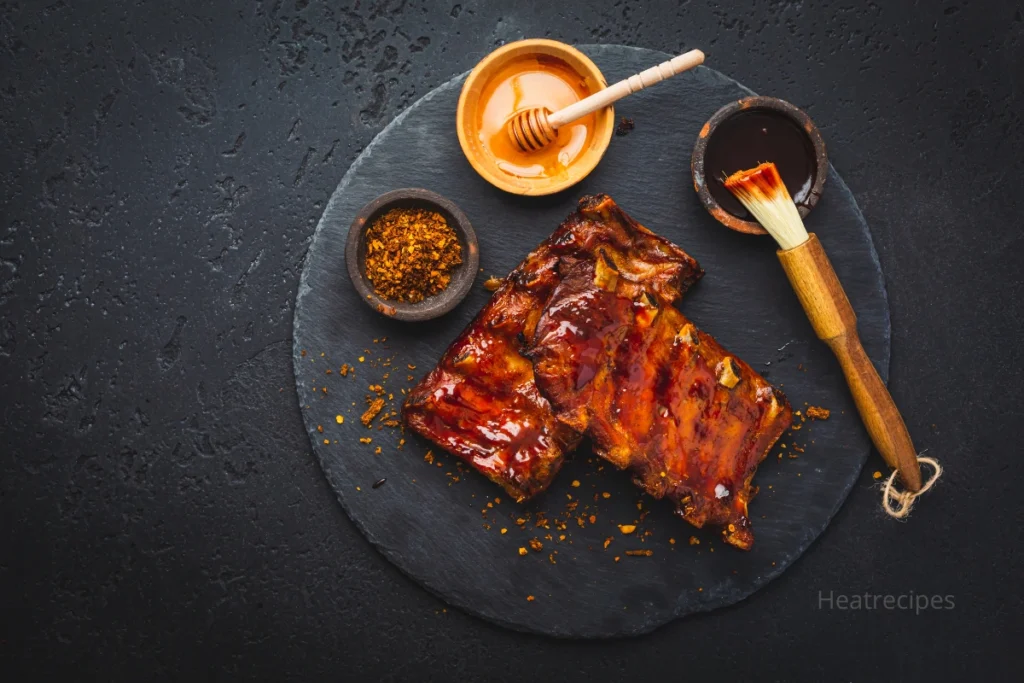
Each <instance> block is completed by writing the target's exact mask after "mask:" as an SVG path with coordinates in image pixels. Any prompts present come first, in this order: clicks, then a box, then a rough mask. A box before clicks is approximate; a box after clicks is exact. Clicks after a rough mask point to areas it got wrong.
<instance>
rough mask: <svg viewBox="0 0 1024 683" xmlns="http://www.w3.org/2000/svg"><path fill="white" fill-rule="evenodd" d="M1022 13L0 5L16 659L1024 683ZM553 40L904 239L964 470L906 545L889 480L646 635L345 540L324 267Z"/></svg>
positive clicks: (922, 365)
mask: <svg viewBox="0 0 1024 683" xmlns="http://www.w3.org/2000/svg"><path fill="white" fill-rule="evenodd" d="M1022 13H1024V9H1022V8H1021V7H1020V5H1019V3H1014V2H975V3H969V4H968V3H964V2H957V1H956V0H953V1H952V2H950V1H946V2H934V3H917V4H916V5H915V4H910V3H903V2H900V3H846V4H844V3H839V2H834V1H827V0H826V1H824V2H822V3H819V4H816V5H814V6H811V3H807V2H804V3H800V2H771V3H755V2H753V0H747V2H742V3H734V4H729V5H727V6H725V5H719V4H704V3H695V2H690V3H683V4H680V3H676V2H672V3H669V2H664V3H660V2H652V3H649V4H647V5H646V6H645V7H643V8H641V7H637V6H635V5H633V4H628V5H627V4H624V3H621V2H620V3H618V4H615V3H607V2H587V3H584V2H578V3H572V2H566V3H557V4H555V3H552V4H547V3H543V4H542V3H536V4H529V5H522V6H515V7H513V6H510V5H508V4H506V5H501V6H499V5H497V4H491V3H488V5H487V6H483V5H482V4H475V3H473V4H471V3H468V2H462V3H459V4H458V6H457V7H456V6H455V5H454V4H453V5H447V6H446V5H440V4H437V3H430V5H429V6H427V5H421V4H418V3H411V2H406V3H402V2H400V1H396V2H389V3H385V2H376V3H361V4H360V5H359V6H358V7H354V6H348V7H344V6H341V5H338V6H332V7H331V8H327V7H325V6H324V5H323V4H320V3H314V2H306V1H305V0H298V1H296V2H293V1H288V2H284V1H282V2H279V3H275V2H268V1H265V2H262V3H252V4H244V5H240V9H235V8H229V7H228V6H227V5H226V4H223V3H209V2H198V1H196V0H191V1H181V2H175V1H174V0H171V1H170V2H165V3H147V4H145V5H126V4H124V3H113V2H109V3H100V2H89V1H84V2H74V3H72V2H68V1H67V0H64V1H59V0H55V1H53V2H40V3H36V2H27V1H25V0H21V1H20V2H11V1H9V0H6V1H2V0H0V120H2V122H3V126H2V128H0V143H2V148H3V150H4V155H3V160H2V161H0V392H2V394H0V415H2V430H3V431H2V434H0V444H2V458H0V467H2V470H0V519H2V520H3V524H2V526H0V534H2V536H0V547H2V548H3V552H2V553H0V600H2V603H0V604H2V608H3V622H2V623H3V626H2V629H3V630H2V632H0V657H2V658H3V663H4V665H5V667H4V670H5V671H8V670H10V671H18V670H19V669H20V670H21V671H22V672H24V674H23V675H22V676H21V677H20V678H21V679H22V680H54V679H55V678H56V677H57V676H61V677H64V678H71V679H96V678H101V679H105V680H140V679H160V678H163V679H167V678H175V679H181V680H195V679H213V680H240V679H251V678H267V679H271V678H273V679H282V678H291V679H311V678H325V677H330V678H342V679H350V680H414V679H425V678H429V679H435V680H478V679H494V680H501V679H506V680H524V679H525V680H530V679H535V678H538V677H539V676H541V675H550V676H555V677H558V678H560V679H563V680H574V679H578V680H603V679H617V680H627V679H634V678H636V679H652V678H655V677H658V676H659V675H660V676H670V675H671V676H678V675H686V676H690V677H694V678H697V679H701V678H709V677H715V678H739V677H746V678H754V677H757V678H758V679H766V678H767V679H777V680H797V679H800V680H814V681H819V680H893V679H903V680H922V679H928V680H948V679H949V678H950V677H951V676H952V675H954V674H955V675H958V676H964V677H971V678H974V677H978V678H980V677H984V676H986V675H987V676H988V677H989V678H994V679H997V680H998V679H1001V678H1004V677H1005V675H1004V672H1008V671H1011V670H1012V669H1010V666H1011V665H1013V663H1014V662H1015V647H1016V644H1017V643H1018V641H1019V635H1020V632H1021V631H1020V624H1019V614H1020V613H1021V610H1022V608H1024V605H1022V600H1021V589H1020V586H1019V580H1018V578H1019V575H1020V569H1021V562H1020V551H1019V549H1018V548H1017V540H1018V537H1019V532H1018V531H1017V524H1016V523H1017V521H1018V520H1019V519H1020V518H1021V512H1022V510H1021V504H1020V502H1019V501H1020V496H1019V494H1018V491H1017V489H1018V488H1019V481H1020V480H1021V477H1022V476H1024V471H1022V460H1021V458H1020V457H1019V452H1020V436H1021V429H1020V419H1021V415H1022V414H1024V400H1022V398H1021V396H1020V394H1019V392H1017V391H1015V387H1016V385H1017V383H1018V382H1019V381H1020V378H1021V370H1020V368H1021V357H1020V354H1021V344H1020V343H1019V340H1020V338H1021V336H1022V333H1024V320H1022V315H1021V310H1022V309H1021V305H1020V300H1021V296H1022V294H1024V291H1022V290H1024V277H1022V274H1021V270H1020V265H1019V264H1020V262H1021V259H1022V258H1024V241H1022V240H1021V237H1020V232H1019V229H1020V215H1021V209H1022V206H1021V196H1022V194H1024V184H1022V183H1021V180H1020V174H1021V172H1022V171H1024V152H1022V150H1024V130H1022V125H1021V124H1022V115H1021V113H1020V112H1021V108H1022V105H1024V96H1022V91H1021V74H1022V73H1024V15H1022ZM545 34H548V35H550V36H551V37H554V38H559V39H563V40H567V41H571V42H579V43H592V42H602V43H626V44H635V45H642V46H645V47H650V48H655V49H660V50H664V51H667V52H678V51H681V50H682V49H683V48H688V47H694V46H700V47H702V48H705V49H706V51H707V52H708V56H709V65H713V66H714V67H715V68H717V69H718V70H720V71H722V72H724V73H727V74H729V75H730V76H732V77H734V78H736V79H737V80H739V81H740V82H743V83H745V84H746V85H748V86H750V87H751V88H753V89H754V90H756V91H758V92H761V93H764V94H771V95H775V96H778V97H782V98H784V99H786V100H789V101H791V102H793V103H794V104H797V105H798V106H800V107H802V108H804V109H806V110H807V111H808V113H810V115H811V116H812V117H813V118H814V120H815V121H816V122H817V123H818V125H819V126H820V127H821V128H822V132H823V134H824V136H825V138H826V140H827V141H828V144H829V155H830V157H831V159H832V162H833V164H834V165H835V167H836V168H837V169H838V171H839V172H840V173H841V174H842V176H843V178H844V179H845V180H846V182H847V183H848V184H849V186H850V189H851V190H852V192H853V194H854V196H855V197H856V198H857V201H858V203H859V205H860V207H861V208H862V209H863V211H864V214H865V216H866V218H867V222H868V224H869V225H870V226H871V229H872V233H873V235H874V239H875V244H876V246H877V248H878V251H879V258H880V261H881V264H882V269H883V272H884V273H885V276H886V284H887V288H888V294H889V301H890V309H891V314H892V329H893V338H892V359H891V387H892V391H893V394H894V396H895V399H896V401H897V403H898V404H899V405H900V406H901V407H902V408H903V411H904V414H905V417H906V420H907V423H908V426H909V428H910V431H911V433H912V434H913V435H914V438H915V440H916V443H917V445H918V446H919V447H921V448H927V449H929V452H930V453H931V454H933V455H936V456H938V457H939V458H940V459H942V461H943V462H944V463H945V465H946V466H947V472H946V475H945V477H944V479H943V482H942V483H941V484H940V485H939V487H938V488H937V489H936V490H934V491H933V492H932V493H931V494H929V496H928V497H927V498H926V499H925V500H923V501H922V502H921V503H920V506H919V508H918V509H917V510H916V511H915V512H914V515H913V516H912V518H911V519H910V521H909V522H908V523H906V524H899V523H895V522H892V521H890V520H888V519H887V518H885V517H884V516H883V515H882V513H881V511H880V510H879V508H878V500H879V493H878V490H877V489H876V488H875V486H874V483H873V481H872V480H871V476H870V474H871V472H872V471H873V470H875V469H883V464H882V462H881V460H880V458H878V456H876V455H872V456H871V458H870V460H869V462H868V465H867V467H866V468H865V470H864V472H863V473H862V475H861V477H860V479H859V481H858V485H857V486H855V487H854V490H853V492H852V493H851V495H850V498H849V499H848V501H847V503H846V504H845V505H844V507H843V508H842V509H841V510H840V511H839V513H838V514H837V516H836V518H835V519H834V520H833V522H832V524H831V525H830V526H829V528H828V529H827V530H826V532H825V533H824V534H823V535H822V536H821V537H820V538H819V539H818V541H817V542H816V543H815V544H814V546H813V547H812V548H811V550H810V551H809V552H808V553H806V554H805V555H804V557H802V558H801V560H800V561H798V562H796V563H795V564H794V565H793V566H792V567H791V568H790V569H789V570H788V571H787V572H786V573H785V574H784V575H783V576H782V577H780V578H779V579H778V580H776V581H774V582H772V583H771V584H769V585H768V586H767V587H766V588H765V589H764V590H761V591H759V592H758V593H757V594H756V595H754V596H752V597H751V598H750V599H748V600H746V601H744V602H743V603H741V604H739V605H736V606H734V607H730V608H727V609H724V610H720V611H716V612H714V613H711V614H708V615H700V616H696V617H693V618H689V619H684V620H680V621H676V622H674V623H672V624H669V625H667V626H665V627H663V628H661V629H658V630H657V631H655V632H654V633H652V634H650V635H648V636H645V637H643V638H640V639H629V640H623V641H616V642H610V643H609V642H600V643H572V642H563V641H556V640H552V639H548V638H542V637H536V636H528V635H522V634H517V633H514V632H511V631H509V630H507V629H504V628H501V627H496V626H492V625H490V624H488V623H487V622H485V621H482V620H480V619H477V618H475V617H472V616H468V615H466V614H464V613H462V612H461V611H459V610H452V609H449V610H447V612H443V611H442V610H443V609H444V605H443V603H442V602H441V601H439V600H438V599H436V598H435V597H433V596H431V595H430V594H429V593H427V592H426V591H424V590H423V589H421V588H420V587H418V586H417V585H416V584H415V583H413V582H411V581H409V580H408V579H407V578H405V577H404V576H403V575H401V573H400V572H398V571H397V570H396V569H394V568H393V567H392V566H391V565H390V563H388V562H387V560H385V559H384V558H383V557H382V556H380V555H379V554H378V553H376V552H375V551H373V550H372V548H371V546H370V545H369V544H368V543H367V542H366V541H365V540H364V539H363V538H362V536H361V535H360V534H359V532H358V531H357V530H356V529H355V527H354V526H353V525H351V524H350V523H349V522H348V521H347V519H346V517H345V516H344V515H343V514H341V512H340V510H339V506H338V504H337V502H336V500H335V499H334V496H333V493H332V491H331V489H330V487H329V486H328V484H327V482H326V480H325V478H324V476H323V474H322V473H321V471H320V468H319V466H318V465H317V463H316V461H315V458H314V457H313V455H312V453H311V449H310V447H309V445H308V439H307V438H306V435H305V433H304V430H303V428H302V421H301V419H300V414H299V411H298V408H297V407H296V404H295V400H294V395H293V394H292V389H291V387H292V383H293V379H292V371H291V368H290V361H291V354H290V338H291V321H292V310H293V302H294V296H295V293H296V291H297V287H298V273H299V271H300V270H301V265H302V259H303V254H304V253H305V251H306V247H307V245H308V240H309V239H310V238H311V236H312V234H313V229H314V227H315V225H316V222H317V220H318V219H319V216H320V215H321V214H322V213H323V210H324V207H325V204H326V201H327V199H328V198H329V197H330V195H331V193H332V192H333V190H334V188H335V187H336V186H337V184H338V181H339V179H340V178H341V176H342V174H343V173H344V171H345V169H346V168H347V167H348V165H349V164H350V163H351V162H352V160H353V159H354V158H355V157H356V156H357V155H358V153H359V151H360V150H361V149H362V148H363V147H364V146H365V145H366V144H367V143H368V141H369V140H371V139H372V138H373V136H374V135H375V134H376V133H378V132H379V131H380V130H381V129H382V128H383V126H384V125H386V123H387V122H388V121H390V120H391V119H392V118H393V117H394V116H395V115H397V114H398V113H399V112H400V111H401V110H402V109H403V108H404V107H406V106H407V105H409V104H410V103H412V102H413V101H415V100H416V99H418V98H419V97H420V96H422V95H423V94H424V93H426V92H428V91H429V90H431V89H433V88H435V87H437V86H438V85H440V84H441V83H443V82H445V81H447V80H448V79H449V78H451V77H452V76H453V75H455V74H458V73H462V72H464V71H465V70H467V69H469V68H471V67H472V66H473V64H474V63H475V62H476V61H477V60H478V59H479V58H480V57H481V56H483V55H484V54H485V53H486V52H487V51H489V50H490V49H492V48H493V47H494V46H495V45H496V44H497V43H499V42H501V41H508V40H513V39H515V38H519V37H523V36H543V35H545ZM638 130H639V129H638ZM629 139H630V138H629V137H628V136H627V137H625V138H624V139H623V141H624V142H628V141H629ZM826 187H827V189H826V195H827V194H828V192H830V191H831V189H832V188H831V187H829V186H826ZM389 484H390V482H389ZM387 486H388V485H385V486H384V487H382V488H381V489H379V490H378V492H380V491H383V490H385V489H386V488H387ZM830 592H831V593H832V594H833V597H836V596H838V595H840V594H842V595H854V594H864V593H871V594H878V595H881V594H889V595H894V596H898V595H907V594H909V593H910V592H913V593H914V594H915V595H936V594H937V595H953V596H954V597H955V609H953V610H941V611H940V610H931V609H929V610H927V611H923V612H922V613H921V614H915V613H914V611H913V610H910V611H907V610H891V611H889V610H886V609H884V608H882V607H881V606H879V607H878V608H877V609H857V610H851V609H845V610H844V609H839V608H838V607H833V608H831V609H830V608H828V605H827V604H826V605H825V606H824V608H822V606H821V605H820V604H819V593H824V595H825V596H826V597H827V596H828V595H829V593H830ZM833 604H834V605H835V603H833Z"/></svg>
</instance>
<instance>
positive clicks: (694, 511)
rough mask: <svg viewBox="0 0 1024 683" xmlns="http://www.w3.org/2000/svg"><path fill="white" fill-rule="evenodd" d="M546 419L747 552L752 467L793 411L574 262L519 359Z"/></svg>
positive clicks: (627, 285) (738, 364) (661, 310)
mask: <svg viewBox="0 0 1024 683" xmlns="http://www.w3.org/2000/svg"><path fill="white" fill-rule="evenodd" d="M527 353H528V355H529V356H530V357H531V358H532V360H533V362H534V372H535V376H536V383H537V385H538V386H539V387H540V389H541V392H542V393H543V394H544V395H545V396H546V397H547V398H548V399H549V400H550V402H551V404H552V406H553V408H554V410H555V414H556V416H557V418H558V419H559V420H560V421H561V422H563V423H564V424H566V425H568V426H569V427H571V428H572V429H573V430H574V431H576V432H583V433H586V434H587V435H588V436H589V437H590V438H591V440H592V441H593V443H594V448H595V451H596V452H597V453H598V454H599V455H601V456H602V457H604V458H605V459H607V460H609V461H610V462H612V463H613V464H615V465H616V466H617V467H619V468H621V469H629V470H630V471H631V472H632V474H633V477H634V481H635V482H636V484H637V485H638V486H640V487H641V488H643V489H644V490H645V491H646V492H647V493H649V494H651V495H652V496H654V497H655V498H662V497H667V498H669V499H670V500H671V501H673V502H674V503H675V505H676V509H677V513H678V514H679V515H680V516H682V517H683V518H684V519H685V520H686V521H688V522H690V523H691V524H693V525H695V526H697V527H701V526H704V525H705V524H712V525H720V526H722V527H723V532H722V533H723V537H724V539H725V540H726V542H728V543H730V544H732V545H734V546H736V547H738V548H742V549H749V548H750V546H751V544H752V543H753V533H752V532H751V529H750V521H749V519H748V516H747V503H748V501H749V500H750V498H751V496H752V494H753V493H756V490H752V488H751V483H750V482H751V479H752V478H753V476H754V471H755V470H756V469H757V465H758V463H760V462H761V460H763V459H764V457H765V455H766V454H767V452H768V450H769V449H770V448H771V446H772V444H774V443H775V441H776V440H777V439H778V438H779V436H780V435H781V434H782V432H783V431H784V430H785V429H786V428H787V427H788V426H789V424H790V422H791V420H792V410H791V409H790V406H789V403H788V401H787V400H786V397H785V396H783V395H782V394H781V393H780V392H778V391H777V390H774V389H773V388H772V387H771V385H769V384H768V382H766V381H765V380H764V378H762V377H761V376H760V375H758V374H757V373H756V372H755V371H754V370H752V369H751V368H750V366H748V365H747V364H746V363H744V362H743V361H741V360H739V359H738V358H736V357H735V356H732V355H731V354H729V353H728V352H727V351H726V350H725V349H723V348H722V347H721V346H719V345H718V343H716V342H715V340H714V339H712V338H711V337H710V336H708V335H706V334H704V333H703V332H700V331H698V330H697V329H696V327H695V326H694V325H693V323H691V322H690V321H689V320H687V319H686V317H684V316H683V314H682V313H680V312H679V311H678V310H676V309H675V308H674V307H672V306H671V305H669V304H667V303H665V302H664V301H663V300H660V299H659V298H658V297H655V296H651V295H650V294H649V293H647V292H645V291H642V290H638V288H637V287H635V286H634V285H633V283H631V282H622V281H621V280H620V281H616V279H615V278H614V277H613V278H607V277H605V276H603V275H602V273H601V268H600V262H596V263H595V262H593V261H589V262H580V263H578V264H576V265H575V266H574V267H573V269H572V271H571V272H569V273H567V274H566V275H565V276H564V277H563V278H562V281H561V282H560V283H559V285H558V286H557V287H556V288H555V290H554V292H553V293H552V295H551V297H550V299H549V302H548V306H547V308H546V310H545V311H544V314H543V315H542V316H541V318H540V320H539V321H538V323H537V325H536V330H535V336H534V344H533V345H532V347H531V348H530V349H529V350H528V352H527Z"/></svg>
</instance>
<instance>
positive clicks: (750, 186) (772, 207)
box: [725, 162, 807, 249]
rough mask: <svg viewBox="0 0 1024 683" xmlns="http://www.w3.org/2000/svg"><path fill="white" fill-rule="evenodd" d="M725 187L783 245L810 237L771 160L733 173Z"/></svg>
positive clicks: (800, 241)
mask: <svg viewBox="0 0 1024 683" xmlns="http://www.w3.org/2000/svg"><path fill="white" fill-rule="evenodd" d="M725 187H726V188H727V189H728V190H729V191H730V192H732V193H733V194H734V195H736V198H737V199H739V200H740V201H741V202H742V203H743V206H745V207H747V211H749V212H750V213H752V214H754V218H756V219H757V222H758V223H760V224H761V225H763V226H764V229H765V230H767V231H768V233H769V234H770V235H771V236H772V237H774V238H775V241H776V242H778V243H779V246H780V247H782V248H783V249H792V248H793V247H799V246H800V245H801V244H803V243H804V242H806V241H807V228H805V227H804V222H803V221H802V220H801V219H800V213H799V212H798V211H797V210H796V204H794V203H793V199H792V198H791V197H790V196H789V190H787V189H786V185H785V183H783V182H782V178H781V177H779V169H777V168H775V164H773V163H771V162H768V163H766V164H761V165H760V166H758V167H757V168H751V169H748V170H746V171H738V172H736V173H733V174H732V175H731V176H729V177H728V178H726V179H725Z"/></svg>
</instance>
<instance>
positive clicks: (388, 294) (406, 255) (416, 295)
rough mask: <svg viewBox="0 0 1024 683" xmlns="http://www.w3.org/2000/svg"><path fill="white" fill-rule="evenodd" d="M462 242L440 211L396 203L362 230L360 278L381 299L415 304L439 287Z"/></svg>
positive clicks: (457, 258)
mask: <svg viewBox="0 0 1024 683" xmlns="http://www.w3.org/2000/svg"><path fill="white" fill-rule="evenodd" d="M461 263H462V245H461V244H459V237H458V235H457V234H456V232H455V230H454V229H453V228H452V227H451V226H450V225H448V221H446V220H445V218H444V216H442V215H441V214H439V213H437V212H436V211H428V210H426V209H411V208H397V209H392V210H391V211H388V212H387V213H386V214H384V215H383V216H381V217H380V218H378V219H377V220H376V221H374V222H373V225H371V226H370V227H369V229H368V230H367V231H366V277H367V279H368V280H369V281H370V283H371V284H372V285H373V288H374V290H376V292H377V294H379V295H380V296H381V297H383V298H385V299H390V300H392V301H400V302H403V303H417V302H419V301H423V299H425V298H427V297H428V296H433V295H434V294H437V293H438V292H440V291H442V290H443V289H445V288H446V287H447V286H448V284H449V283H450V282H451V272H452V270H454V269H455V267H456V266H458V265H460V264H461Z"/></svg>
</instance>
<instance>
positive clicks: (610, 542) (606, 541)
mask: <svg viewBox="0 0 1024 683" xmlns="http://www.w3.org/2000/svg"><path fill="white" fill-rule="evenodd" d="M613 540H615V539H613V538H612V537H611V536H609V537H608V538H606V539H604V549H605V550H607V549H608V546H610V545H611V544H612V541H613Z"/></svg>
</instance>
